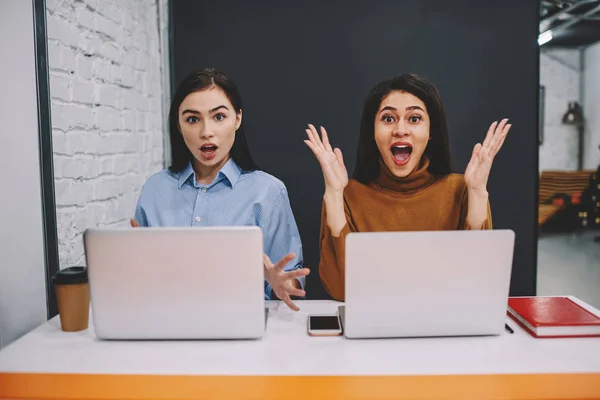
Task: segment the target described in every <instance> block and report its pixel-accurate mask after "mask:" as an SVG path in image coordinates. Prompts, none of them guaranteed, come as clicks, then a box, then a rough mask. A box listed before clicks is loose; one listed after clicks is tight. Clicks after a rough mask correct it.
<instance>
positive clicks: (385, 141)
mask: <svg viewBox="0 0 600 400" xmlns="http://www.w3.org/2000/svg"><path fill="white" fill-rule="evenodd" d="M507 121H508V120H507V119H503V120H502V121H501V122H500V123H498V122H494V123H492V125H491V126H490V128H489V130H488V132H487V135H486V137H485V140H484V141H483V143H478V144H476V145H475V147H474V148H473V154H472V157H471V160H470V161H469V164H468V165H467V168H466V170H465V173H464V175H461V174H455V173H452V162H451V156H450V150H449V146H448V126H447V122H446V114H445V111H444V106H443V104H442V101H441V98H440V95H439V93H438V91H437V89H436V88H435V87H434V86H433V85H431V84H430V83H428V82H426V81H425V80H423V79H422V78H420V77H418V76H416V75H412V74H404V75H401V76H398V77H395V78H393V79H389V80H386V81H383V82H381V83H379V84H378V85H377V86H375V87H374V88H373V89H372V90H371V92H370V93H369V94H368V96H367V98H366V100H365V103H364V107H363V114H362V118H361V125H360V136H359V142H358V152H357V163H356V168H355V170H354V175H353V177H352V179H350V180H348V172H347V171H346V167H345V165H344V159H343V157H342V152H341V151H340V149H338V148H336V149H333V148H332V147H331V145H330V143H329V139H328V136H327V131H326V130H325V128H323V127H321V137H320V136H319V133H318V132H317V130H316V129H315V127H314V126H313V125H309V129H307V130H306V133H307V135H308V140H305V143H306V144H307V145H308V147H309V148H310V149H311V150H312V152H313V153H314V154H315V156H316V158H317V160H318V161H319V164H320V165H321V168H322V170H323V177H324V179H325V194H324V196H323V209H322V215H321V233H320V238H319V239H320V247H321V260H320V263H319V273H320V276H321V281H322V282H323V285H324V286H325V289H326V290H327V291H328V292H329V294H330V295H331V296H332V297H333V298H334V299H336V300H340V301H344V297H345V284H344V282H345V260H344V255H345V238H346V235H347V234H348V233H350V232H374V231H427V230H463V229H491V228H492V221H491V213H490V207H489V202H488V192H487V181H488V176H489V174H490V169H491V167H492V162H493V160H494V157H495V156H496V154H497V153H498V151H499V150H500V148H501V147H502V144H503V143H504V139H505V138H506V135H507V133H508V131H509V129H510V127H511V125H510V124H507Z"/></svg>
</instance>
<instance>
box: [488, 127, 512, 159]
mask: <svg viewBox="0 0 600 400" xmlns="http://www.w3.org/2000/svg"><path fill="white" fill-rule="evenodd" d="M510 127H511V125H510V124H509V125H506V127H505V128H504V130H503V131H502V136H500V139H499V140H498V141H497V142H496V143H495V144H494V147H493V148H492V153H491V155H492V158H493V157H496V154H498V152H499V151H500V149H501V148H502V145H503V144H504V141H505V140H506V135H507V134H508V131H509V130H510Z"/></svg>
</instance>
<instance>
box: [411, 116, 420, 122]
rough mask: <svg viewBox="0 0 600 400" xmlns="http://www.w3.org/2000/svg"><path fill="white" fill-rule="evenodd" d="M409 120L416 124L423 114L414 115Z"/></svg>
mask: <svg viewBox="0 0 600 400" xmlns="http://www.w3.org/2000/svg"><path fill="white" fill-rule="evenodd" d="M409 120H410V122H412V123H415V124H416V123H417V122H419V121H420V120H421V116H420V115H413V116H412V117H410V119H409Z"/></svg>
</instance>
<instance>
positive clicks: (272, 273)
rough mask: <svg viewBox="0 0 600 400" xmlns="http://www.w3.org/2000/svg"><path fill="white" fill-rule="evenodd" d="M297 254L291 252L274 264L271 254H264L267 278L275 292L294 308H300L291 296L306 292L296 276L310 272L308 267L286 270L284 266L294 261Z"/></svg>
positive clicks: (296, 309) (301, 294) (301, 295)
mask: <svg viewBox="0 0 600 400" xmlns="http://www.w3.org/2000/svg"><path fill="white" fill-rule="evenodd" d="M295 257H296V255H295V254H294V253H290V254H288V255H286V256H285V257H283V258H282V259H281V260H279V262H277V264H273V262H272V261H271V259H270V258H269V256H267V255H266V254H263V262H264V269H265V279H266V280H267V282H269V285H271V287H272V288H273V293H275V296H277V298H278V299H280V300H282V301H283V302H284V303H285V304H287V305H288V307H290V308H291V309H292V310H294V311H298V310H300V309H299V308H298V307H297V306H296V305H295V304H294V302H292V299H291V298H290V296H298V297H304V296H306V292H305V291H304V290H302V289H301V288H300V282H299V281H298V279H296V278H300V277H302V276H306V275H308V274H309V273H310V270H309V269H308V268H300V269H296V270H293V271H285V270H284V267H285V266H286V265H287V264H288V263H289V262H290V261H292V260H293V259H294V258H295Z"/></svg>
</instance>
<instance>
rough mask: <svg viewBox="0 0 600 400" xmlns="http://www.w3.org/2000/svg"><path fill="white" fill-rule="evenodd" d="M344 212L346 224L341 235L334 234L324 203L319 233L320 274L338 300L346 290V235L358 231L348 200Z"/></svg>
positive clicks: (325, 285)
mask: <svg viewBox="0 0 600 400" xmlns="http://www.w3.org/2000/svg"><path fill="white" fill-rule="evenodd" d="M344 213H345V215H346V225H344V227H343V228H342V231H341V233H340V235H339V236H333V235H332V233H331V230H330V229H329V226H327V210H326V208H325V203H323V205H322V209H321V232H320V235H319V246H320V249H321V259H320V262H319V276H320V277H321V282H322V283H323V286H324V287H325V290H327V292H328V293H329V294H330V295H331V297H333V298H334V299H335V300H338V301H344V298H345V292H346V290H345V282H346V264H345V257H346V236H347V235H348V234H349V233H350V232H356V228H355V226H354V224H353V223H352V218H351V216H350V212H349V210H348V207H347V205H346V202H344Z"/></svg>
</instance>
